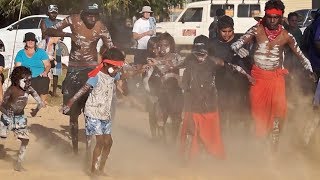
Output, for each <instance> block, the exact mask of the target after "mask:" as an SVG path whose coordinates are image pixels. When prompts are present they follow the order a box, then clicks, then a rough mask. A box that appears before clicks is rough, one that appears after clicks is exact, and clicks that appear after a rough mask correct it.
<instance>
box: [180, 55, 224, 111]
mask: <svg viewBox="0 0 320 180" xmlns="http://www.w3.org/2000/svg"><path fill="white" fill-rule="evenodd" d="M184 67H185V68H186V69H185V71H184V73H183V77H182V88H183V90H184V95H185V100H184V102H185V111H187V112H195V113H206V112H214V111H217V109H218V107H217V99H218V97H217V89H216V85H215V74H216V69H217V68H218V67H217V66H216V65H215V64H214V62H213V61H211V59H210V58H207V60H206V61H205V62H203V63H198V61H197V59H196V57H195V56H194V55H189V56H188V57H187V58H186V59H185V62H184Z"/></svg>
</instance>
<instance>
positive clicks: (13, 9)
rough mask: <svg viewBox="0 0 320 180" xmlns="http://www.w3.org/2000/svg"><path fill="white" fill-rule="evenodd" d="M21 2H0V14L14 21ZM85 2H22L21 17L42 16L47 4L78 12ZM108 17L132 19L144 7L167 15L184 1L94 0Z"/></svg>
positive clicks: (8, 0) (67, 12)
mask: <svg viewBox="0 0 320 180" xmlns="http://www.w3.org/2000/svg"><path fill="white" fill-rule="evenodd" d="M21 1H22V0H0V14H1V15H2V16H3V17H5V18H6V19H11V20H14V21H16V20H17V19H18V18H17V17H18V15H19V11H20V4H21ZM83 1H85V0H81V1H80V3H79V0H24V4H23V7H22V17H24V16H27V15H31V14H44V13H45V12H46V11H47V6H48V5H49V4H57V5H58V6H59V13H60V14H71V13H76V12H80V11H81V9H82V7H81V5H82V2H83ZM96 1H98V3H99V4H101V5H102V7H103V10H104V13H105V14H108V15H109V16H113V15H120V16H123V17H128V16H130V17H132V16H133V15H135V14H136V13H137V12H139V11H140V10H141V8H142V7H143V6H145V5H149V6H151V7H152V9H153V11H154V14H156V15H167V14H168V7H171V6H176V5H178V4H182V3H183V2H184V1H185V0H96Z"/></svg>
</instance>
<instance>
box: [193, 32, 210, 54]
mask: <svg viewBox="0 0 320 180" xmlns="http://www.w3.org/2000/svg"><path fill="white" fill-rule="evenodd" d="M208 44H209V38H208V37H207V36H204V35H200V36H197V37H196V38H194V41H193V47H192V53H208Z"/></svg>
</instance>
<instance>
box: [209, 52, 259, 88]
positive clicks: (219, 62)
mask: <svg viewBox="0 0 320 180" xmlns="http://www.w3.org/2000/svg"><path fill="white" fill-rule="evenodd" d="M212 61H213V62H214V63H215V64H216V65H218V66H224V67H226V68H227V69H230V70H231V71H234V72H238V73H240V74H243V75H245V76H246V77H247V78H248V80H249V81H250V83H254V82H255V80H254V79H253V78H252V77H251V76H250V75H249V74H248V73H247V72H246V71H245V70H244V69H243V68H242V67H240V66H238V65H234V64H231V63H228V62H225V61H223V60H222V59H220V58H212Z"/></svg>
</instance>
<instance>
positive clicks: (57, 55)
mask: <svg viewBox="0 0 320 180" xmlns="http://www.w3.org/2000/svg"><path fill="white" fill-rule="evenodd" d="M57 15H58V6H57V5H55V4H51V5H49V6H48V11H47V16H48V17H46V18H43V19H42V20H41V21H40V28H41V33H42V39H43V40H42V41H40V42H39V44H38V46H39V48H42V49H45V50H46V51H47V52H49V54H48V55H49V57H50V62H51V73H52V92H51V93H50V94H51V95H52V96H57V87H58V80H59V76H60V75H61V74H62V63H61V55H62V54H61V53H62V45H61V43H60V38H59V40H58V41H56V40H57V38H56V37H52V38H50V37H49V36H47V35H45V31H46V30H47V28H50V27H52V26H53V25H55V24H57V23H58V22H59V21H58V20H57V19H56V18H57ZM53 41H54V43H53V46H51V43H50V42H53ZM48 46H49V47H48Z"/></svg>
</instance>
